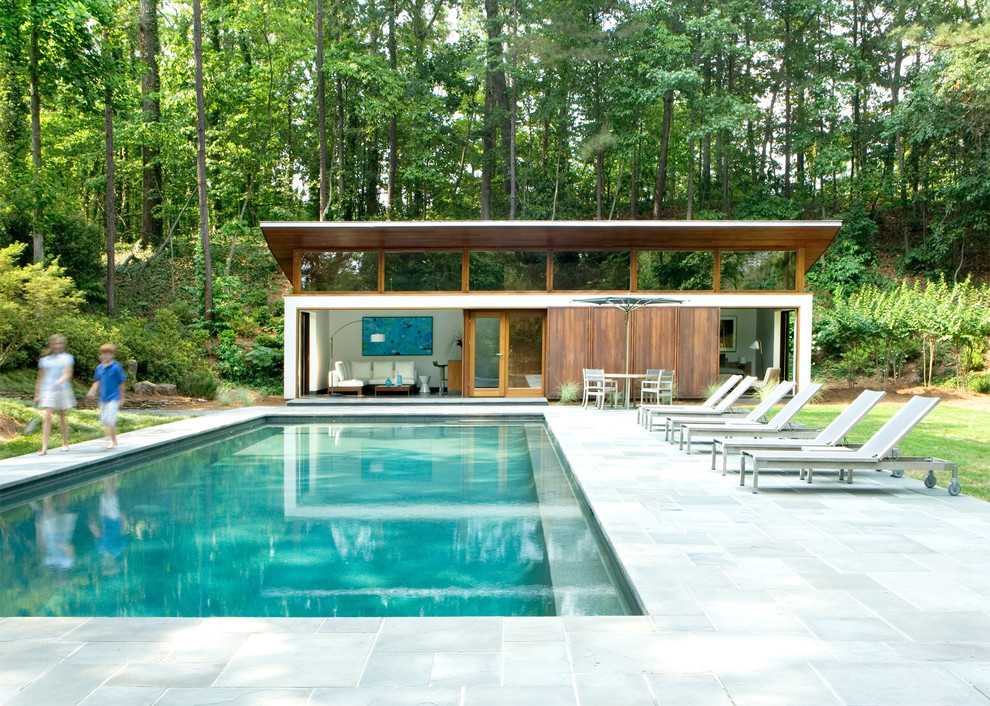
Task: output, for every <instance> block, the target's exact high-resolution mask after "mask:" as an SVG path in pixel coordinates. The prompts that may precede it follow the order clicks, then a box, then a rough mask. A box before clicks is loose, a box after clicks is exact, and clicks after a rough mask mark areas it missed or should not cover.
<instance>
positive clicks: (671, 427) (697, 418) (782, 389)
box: [664, 381, 794, 449]
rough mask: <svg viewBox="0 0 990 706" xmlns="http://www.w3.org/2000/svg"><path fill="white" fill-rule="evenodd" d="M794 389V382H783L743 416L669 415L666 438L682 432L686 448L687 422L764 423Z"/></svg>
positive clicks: (723, 424) (718, 424)
mask: <svg viewBox="0 0 990 706" xmlns="http://www.w3.org/2000/svg"><path fill="white" fill-rule="evenodd" d="M792 390H794V383H793V382H790V381H788V382H782V383H780V384H779V385H777V386H776V387H774V388H773V389H772V390H771V391H770V392H769V393H768V394H767V396H766V397H765V398H764V399H763V400H762V401H761V402H760V404H758V405H756V406H755V407H754V408H753V409H752V411H750V412H749V413H748V414H746V415H745V416H742V417H738V416H733V417H729V416H726V415H725V414H721V415H716V414H711V415H708V414H704V415H697V414H694V415H678V416H676V417H667V418H666V420H665V421H664V429H665V434H664V438H666V439H667V441H673V440H674V436H675V434H678V433H679V434H680V437H681V442H680V448H681V449H683V448H684V434H683V428H684V425H686V424H712V425H716V426H719V427H723V426H725V425H727V424H732V423H733V422H735V423H737V424H763V423H765V422H766V421H767V414H769V413H770V410H771V409H773V407H774V405H776V404H777V403H778V402H780V401H781V400H782V399H784V396H785V395H788V394H790V392H791V391H792Z"/></svg>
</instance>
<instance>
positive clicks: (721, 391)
mask: <svg viewBox="0 0 990 706" xmlns="http://www.w3.org/2000/svg"><path fill="white" fill-rule="evenodd" d="M742 379H743V376H742V375H733V376H731V377H730V378H728V379H727V380H726V381H725V382H723V383H722V384H721V385H720V386H719V388H718V389H717V390H715V392H713V393H712V395H711V397H709V398H708V399H707V400H705V401H704V402H702V403H701V404H700V405H693V404H667V405H640V406H639V408H638V409H637V421H638V422H639V423H640V424H641V425H643V426H649V422H650V419H649V418H650V415H652V414H654V413H656V414H663V413H667V412H672V413H676V412H679V411H681V410H685V409H698V408H699V407H701V408H702V409H707V410H712V409H714V408H715V405H717V404H718V403H719V401H720V400H721V399H722V398H723V397H725V396H726V395H727V394H729V390H732V389H733V388H734V387H735V386H736V384H737V383H738V382H739V381H740V380H742Z"/></svg>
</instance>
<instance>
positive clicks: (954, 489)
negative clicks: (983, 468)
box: [949, 478, 962, 495]
mask: <svg viewBox="0 0 990 706" xmlns="http://www.w3.org/2000/svg"><path fill="white" fill-rule="evenodd" d="M960 492H962V486H961V485H959V481H958V480H957V479H956V478H953V479H952V482H951V483H949V495H959V493H960Z"/></svg>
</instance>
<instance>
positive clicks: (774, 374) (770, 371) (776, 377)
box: [753, 368, 780, 390]
mask: <svg viewBox="0 0 990 706" xmlns="http://www.w3.org/2000/svg"><path fill="white" fill-rule="evenodd" d="M778 382H780V368H767V371H766V372H765V373H764V374H763V379H762V380H760V381H759V382H755V383H753V389H754V390H759V389H760V388H762V387H768V386H769V385H776V384H777V383H778Z"/></svg>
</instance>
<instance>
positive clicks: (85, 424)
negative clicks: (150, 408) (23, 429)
mask: <svg viewBox="0 0 990 706" xmlns="http://www.w3.org/2000/svg"><path fill="white" fill-rule="evenodd" d="M0 415H6V416H7V417H11V418H12V419H13V420H14V421H16V422H19V423H20V424H25V425H31V424H32V420H35V419H37V420H38V421H37V422H34V425H35V426H36V427H37V429H36V430H35V431H34V432H33V433H31V434H28V435H26V436H18V437H15V438H14V439H11V440H10V441H6V442H2V443H0V459H3V458H11V457H12V456H23V455H24V454H29V453H37V452H38V451H40V450H41V415H42V413H41V410H39V409H36V408H35V407H34V406H32V405H29V404H27V403H24V402H18V401H16V400H10V399H0ZM67 417H68V420H69V443H70V444H75V443H78V442H80V441H89V440H90V439H99V438H102V437H103V427H102V426H101V425H100V414H99V412H98V411H97V410H95V409H73V410H70V411H69V412H68V414H67ZM177 419H180V417H165V416H159V415H153V414H127V413H121V414H119V415H118V416H117V433H118V434H121V433H123V432H126V431H134V430H135V429H143V428H145V427H153V426H156V425H158V424H167V423H168V422H174V421H176V420H177ZM61 444H62V433H61V432H60V431H59V423H58V415H57V414H56V415H54V416H53V418H52V435H51V438H50V439H49V441H48V448H49V450H51V449H58V447H59V446H61Z"/></svg>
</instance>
